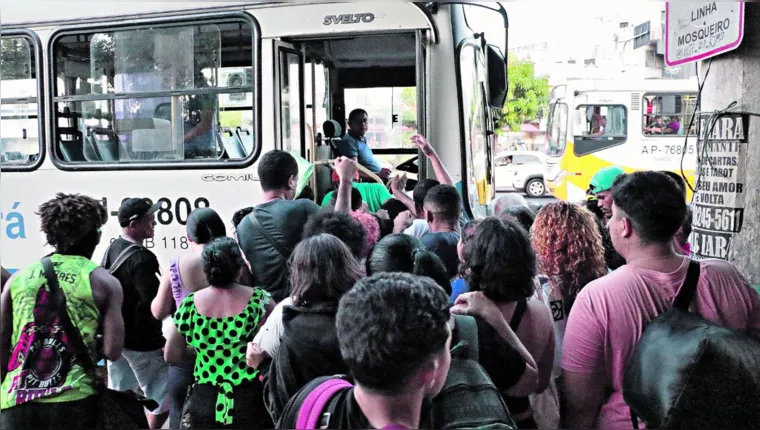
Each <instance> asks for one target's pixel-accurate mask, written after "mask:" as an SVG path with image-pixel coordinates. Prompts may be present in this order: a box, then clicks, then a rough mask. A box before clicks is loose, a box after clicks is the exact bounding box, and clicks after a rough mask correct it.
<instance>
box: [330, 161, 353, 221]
mask: <svg viewBox="0 0 760 430" xmlns="http://www.w3.org/2000/svg"><path fill="white" fill-rule="evenodd" d="M356 170H357V169H356V162H355V161H353V160H352V159H350V158H346V157H338V159H336V160H335V171H336V172H338V177H339V178H340V183H339V184H338V191H337V193H338V198H337V200H336V201H335V211H336V212H345V213H349V212H351V187H352V186H353V185H352V184H353V180H354V175H355V174H356Z"/></svg>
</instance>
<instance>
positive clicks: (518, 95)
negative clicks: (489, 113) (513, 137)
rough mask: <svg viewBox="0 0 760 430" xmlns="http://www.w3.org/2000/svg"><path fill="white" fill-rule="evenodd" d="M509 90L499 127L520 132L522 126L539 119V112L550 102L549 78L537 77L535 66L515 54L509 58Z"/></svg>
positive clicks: (545, 76) (544, 76)
mask: <svg viewBox="0 0 760 430" xmlns="http://www.w3.org/2000/svg"><path fill="white" fill-rule="evenodd" d="M507 73H508V79H509V90H508V92H507V102H506V104H505V105H504V109H503V110H502V114H501V119H500V121H499V123H498V127H499V128H501V127H503V126H504V125H508V126H509V128H510V130H520V124H522V123H523V122H525V121H528V120H535V119H537V114H538V111H539V110H540V109H542V108H544V106H545V105H546V104H547V103H548V102H549V94H550V88H549V77H548V76H547V75H542V76H536V70H535V64H534V63H533V62H532V61H530V60H521V59H519V58H517V57H516V56H515V55H513V54H509V55H508V57H507Z"/></svg>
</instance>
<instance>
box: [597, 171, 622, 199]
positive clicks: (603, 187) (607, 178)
mask: <svg viewBox="0 0 760 430" xmlns="http://www.w3.org/2000/svg"><path fill="white" fill-rule="evenodd" d="M620 175H625V171H623V169H622V168H620V167H618V166H612V167H605V168H604V169H602V170H600V171H598V172H596V174H595V175H594V177H593V178H591V184H590V185H589V193H593V194H597V193H601V192H603V191H609V190H610V189H611V188H612V184H614V183H615V179H617V178H618V176H620Z"/></svg>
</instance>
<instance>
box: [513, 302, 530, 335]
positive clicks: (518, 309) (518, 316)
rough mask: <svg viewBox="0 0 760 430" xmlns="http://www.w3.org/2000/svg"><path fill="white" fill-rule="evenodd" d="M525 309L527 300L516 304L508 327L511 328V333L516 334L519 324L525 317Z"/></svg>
mask: <svg viewBox="0 0 760 430" xmlns="http://www.w3.org/2000/svg"><path fill="white" fill-rule="evenodd" d="M527 308H528V301H527V300H519V301H518V302H517V306H515V312H514V313H513V314H512V319H511V320H510V321H509V327H510V328H512V331H514V332H516V331H517V329H518V328H519V327H520V323H521V322H522V319H523V316H524V315H525V310H526V309H527Z"/></svg>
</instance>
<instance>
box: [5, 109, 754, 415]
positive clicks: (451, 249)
mask: <svg viewBox="0 0 760 430" xmlns="http://www.w3.org/2000/svg"><path fill="white" fill-rule="evenodd" d="M353 119H354V120H355V122H357V123H358V124H359V125H361V123H362V121H361V120H362V118H361V117H357V118H353ZM357 127H358V125H357ZM413 141H414V142H415V144H416V145H417V147H418V148H419V149H420V151H421V152H422V153H423V154H424V155H425V156H426V157H427V159H428V160H429V161H430V163H431V165H432V167H433V170H434V172H435V176H436V179H423V180H421V181H419V182H418V183H417V185H416V186H415V187H414V190H413V192H412V195H411V196H409V195H407V193H406V192H405V185H406V178H405V177H404V176H396V177H393V178H390V180H389V182H388V187H389V189H390V194H392V197H390V198H388V199H387V200H386V201H384V202H383V203H382V205H381V208H380V209H377V208H372V209H370V208H369V207H368V205H367V204H365V203H364V201H363V196H362V193H361V192H360V190H358V189H357V188H355V187H354V185H355V184H354V181H355V178H356V176H357V167H356V163H357V161H355V160H354V159H352V158H346V157H339V158H338V159H337V160H336V161H335V163H334V168H335V171H336V174H337V184H336V188H335V190H334V194H333V195H334V197H333V200H332V202H330V203H329V204H328V205H327V207H325V208H320V207H319V206H318V205H317V204H315V203H314V201H313V199H309V198H298V197H300V196H297V195H296V192H297V183H298V165H297V163H296V160H295V159H294V158H293V157H292V156H291V155H290V154H288V153H286V152H284V151H279V150H274V151H271V152H268V153H266V154H264V155H263V156H262V157H261V159H260V160H259V164H258V174H259V179H260V186H261V189H262V194H261V200H260V201H258V202H255V203H256V204H255V206H252V207H246V208H243V209H241V210H240V211H238V212H236V213H235V214H234V216H233V218H232V223H231V226H232V234H231V235H228V234H227V231H228V228H227V225H226V222H225V221H224V220H223V219H222V218H221V217H220V215H219V214H218V213H217V212H215V211H214V210H213V209H209V208H203V209H197V210H195V211H194V212H192V213H191V214H190V216H189V218H188V221H187V225H186V228H187V237H188V241H189V243H190V249H191V252H188V253H185V254H182V255H178V256H177V257H176V258H173V259H171V261H168V262H164V263H165V264H166V266H165V267H167V268H168V270H166V272H165V273H163V275H161V274H160V269H159V267H160V264H159V263H160V262H159V261H158V259H157V258H156V256H155V255H154V254H153V253H152V252H151V251H150V250H148V249H147V248H145V247H143V246H141V243H142V242H143V241H144V240H145V239H148V238H151V237H152V236H153V234H154V227H155V225H156V222H155V212H156V211H157V209H158V207H157V206H155V205H151V203H150V202H149V201H148V200H147V199H138V198H136V199H130V200H126V201H125V202H124V203H123V204H122V206H121V207H120V209H119V213H118V221H119V223H120V226H121V227H122V233H121V236H120V238H119V239H117V240H116V241H115V242H113V243H112V244H111V245H110V246H109V247H108V250H107V251H106V253H105V256H104V259H103V261H102V262H101V264H100V265H98V264H96V263H94V262H93V261H92V260H91V258H92V256H93V253H94V251H95V248H96V247H97V246H98V245H99V243H100V240H101V233H100V232H101V227H102V225H103V224H104V223H105V221H106V219H107V217H106V212H105V209H104V208H103V206H102V205H101V203H100V202H99V201H97V200H95V199H93V198H91V197H88V196H84V195H77V194H58V195H57V196H56V197H55V198H53V199H51V200H50V201H48V202H46V203H44V204H43V205H41V206H40V208H39V216H40V221H41V229H42V231H43V232H44V234H45V235H46V238H47V242H48V243H49V244H50V245H51V246H52V247H53V248H54V249H55V252H54V253H53V254H52V255H51V256H49V257H50V259H51V260H52V262H53V264H54V269H55V274H56V277H57V279H58V283H59V284H60V290H61V292H62V293H63V294H64V296H65V300H64V301H63V305H62V306H63V307H62V308H61V307H60V306H59V307H56V305H55V303H57V302H58V301H57V300H56V298H55V295H54V294H53V293H52V292H51V290H50V289H49V288H47V289H46V288H45V285H47V284H48V280H47V279H46V277H45V273H44V267H43V266H44V261H43V262H32V263H31V264H30V265H28V266H27V267H25V268H23V269H21V270H19V271H18V272H17V273H15V274H14V275H13V276H11V277H10V279H9V280H7V281H6V282H4V288H3V292H2V300H1V308H0V314H1V316H2V321H1V322H0V360H1V362H0V371H1V372H2V386H1V387H2V393H1V394H0V397H1V398H2V399H1V403H0V406H1V407H2V413H1V414H0V428H3V429H5V428H8V429H11V428H12V429H23V428H30V429H31V428H35V429H37V428H70V427H76V428H94V427H96V424H97V421H96V416H97V413H94V410H95V408H96V407H97V404H96V403H95V401H94V399H95V398H96V396H97V395H98V390H97V383H96V379H97V376H96V375H94V374H93V373H92V372H88V371H86V368H85V365H84V363H82V362H81V360H80V359H79V358H78V356H77V354H76V353H75V352H76V351H74V348H75V347H74V346H73V343H72V341H71V339H72V333H67V332H66V330H65V329H62V327H63V325H62V323H61V321H62V318H63V317H62V313H68V318H70V319H71V322H72V323H73V326H74V327H75V330H78V331H79V332H80V333H81V337H82V338H83V339H84V342H85V344H86V347H87V354H89V355H90V356H91V357H92V359H93V360H95V361H97V360H100V359H103V358H104V359H106V361H107V374H108V384H109V387H110V388H112V389H114V390H119V391H128V390H132V391H135V392H140V393H141V394H143V395H144V396H146V397H147V398H149V399H152V400H154V401H155V404H154V406H155V407H154V408H152V409H151V410H148V411H146V415H147V418H148V424H149V426H150V428H161V427H162V426H164V425H165V422H166V420H167V419H168V420H169V426H170V427H171V428H284V429H291V428H343V429H365V428H377V429H414V428H440V427H447V428H455V427H456V425H455V424H454V423H459V424H461V423H464V422H467V423H469V424H468V425H467V426H466V427H478V426H482V427H485V426H489V425H490V426H491V427H489V428H520V429H536V428H542V429H544V428H560V427H564V428H631V414H630V411H629V408H628V406H627V405H626V403H625V401H624V399H623V395H622V392H623V375H624V372H625V369H626V365H627V363H628V361H629V360H630V357H631V355H632V353H633V350H634V348H635V346H636V344H637V342H638V340H639V338H640V337H641V334H642V327H645V326H646V324H647V323H648V322H649V321H651V320H653V319H654V318H655V317H656V316H657V315H658V314H660V313H662V312H663V311H664V310H666V309H668V308H669V307H670V303H671V302H672V301H673V298H674V297H675V295H676V293H677V292H678V290H679V288H680V287H681V285H683V284H684V280H685V278H686V276H687V269H688V267H689V262H690V261H691V260H690V258H689V246H688V237H689V232H690V224H691V216H690V209H689V208H688V206H687V204H686V194H685V186H684V183H683V181H682V180H681V178H680V177H678V176H677V175H675V176H674V175H672V174H666V173H662V172H635V173H630V174H625V173H624V172H623V171H622V170H621V169H619V168H614V167H613V168H606V169H603V170H602V171H600V172H598V173H597V174H596V175H595V176H594V179H593V180H592V181H591V185H590V189H589V200H588V201H587V202H585V203H584V204H583V205H576V204H573V203H568V202H555V203H550V204H547V205H546V206H544V207H543V208H541V209H540V211H538V213H535V212H534V211H533V210H532V209H531V208H530V207H529V205H528V204H527V202H525V200H524V199H523V198H521V197H519V196H505V197H503V198H500V199H497V200H496V201H495V202H493V204H492V208H493V216H490V217H488V218H485V219H482V220H471V219H469V217H468V216H467V214H466V211H465V210H464V208H463V202H462V199H461V196H460V194H459V193H458V191H457V189H456V188H455V186H454V181H453V179H452V177H451V175H450V174H449V173H448V171H447V170H446V167H445V166H444V165H443V163H442V162H441V160H440V159H439V157H438V156H437V154H436V152H435V150H434V148H433V146H432V145H431V144H430V143H429V142H428V141H427V140H426V139H425V138H424V137H422V136H415V137H414V138H413ZM365 155H366V154H365ZM354 156H355V155H354ZM367 156H368V155H367ZM359 158H361V153H360V154H359ZM358 161H359V162H360V161H361V160H358ZM382 173H383V176H386V173H387V172H382ZM377 186H379V187H383V185H382V184H377ZM374 209H376V210H374ZM700 264H701V275H700V277H699V281H698V288H697V295H696V302H695V304H694V307H695V308H696V309H698V311H699V313H700V315H702V316H703V317H704V318H706V319H708V320H710V321H713V322H716V323H718V324H721V325H723V326H726V327H730V328H732V329H735V330H737V331H740V332H743V333H746V334H748V335H749V336H751V337H753V338H756V339H760V296H758V294H757V293H756V292H755V291H754V290H753V289H752V288H750V286H749V285H748V282H747V281H746V279H745V278H744V277H742V275H741V274H740V273H739V271H738V270H737V269H736V268H735V267H734V266H732V265H731V264H730V263H728V262H724V261H718V260H703V261H701V263H700ZM473 333H474V335H473ZM477 372H480V373H477ZM475 374H481V375H487V377H485V378H483V377H481V378H479V379H478V381H479V382H478V384H479V385H477V387H479V388H477V389H474V388H473V389H471V390H466V389H462V387H463V386H467V385H468V384H474V382H472V381H474V380H475V379H473V378H474V376H473V375H475ZM456 381H459V382H456ZM457 384H458V385H457ZM472 386H473V387H474V386H475V385H472ZM484 387H485V388H488V389H484ZM491 392H492V393H494V395H492V396H490V397H488V395H489V394H488V393H491ZM486 400H488V401H489V402H488V405H489V406H487V407H486V406H485V404H486ZM452 404H456V407H451V405H452ZM102 412H104V411H101V413H102Z"/></svg>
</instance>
